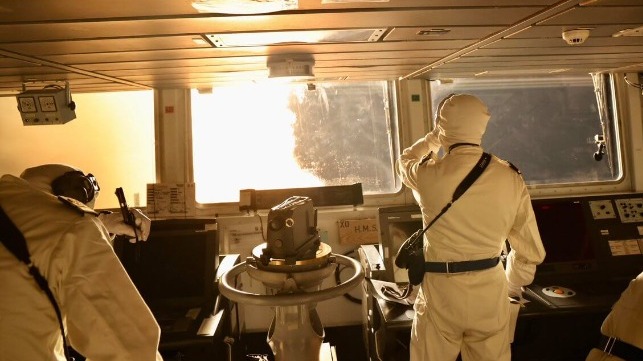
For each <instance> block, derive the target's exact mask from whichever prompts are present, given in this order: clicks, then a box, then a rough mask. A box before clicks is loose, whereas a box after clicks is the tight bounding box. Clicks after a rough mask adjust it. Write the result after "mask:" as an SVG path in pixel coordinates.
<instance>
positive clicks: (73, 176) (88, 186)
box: [51, 170, 100, 204]
mask: <svg viewBox="0 0 643 361" xmlns="http://www.w3.org/2000/svg"><path fill="white" fill-rule="evenodd" d="M51 189H52V190H53V192H54V195H56V196H65V197H70V198H74V199H76V200H77V201H80V202H82V203H84V204H87V203H89V202H90V201H91V200H92V199H94V197H95V196H96V193H97V192H98V191H99V190H100V186H99V185H98V182H97V181H96V178H94V176H93V175H92V174H91V173H88V174H87V175H85V174H84V173H83V172H81V171H78V170H75V171H71V172H67V173H65V174H63V175H61V176H60V177H58V178H56V179H54V181H53V182H51Z"/></svg>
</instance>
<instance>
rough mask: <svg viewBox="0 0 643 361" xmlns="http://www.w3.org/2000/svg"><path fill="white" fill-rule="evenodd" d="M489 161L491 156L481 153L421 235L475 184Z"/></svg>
mask: <svg viewBox="0 0 643 361" xmlns="http://www.w3.org/2000/svg"><path fill="white" fill-rule="evenodd" d="M490 160H491V154H489V153H482V155H481V156H480V159H479V160H478V163H476V165H475V166H474V167H473V168H472V169H471V171H470V172H469V174H467V176H466V177H464V179H463V180H462V182H460V184H459V185H458V186H457V187H456V189H455V191H454V192H453V197H452V198H451V202H449V203H447V205H446V206H444V208H442V210H441V211H440V213H438V215H437V216H435V218H433V220H432V221H431V222H429V224H428V225H427V226H426V227H425V228H424V230H423V231H422V234H424V232H426V230H427V229H429V227H430V226H431V225H433V223H435V221H437V220H438V218H440V216H442V215H443V214H444V213H445V212H446V211H447V210H448V209H449V208H451V205H452V204H453V202H455V201H457V200H458V198H460V197H461V196H462V195H463V194H464V192H466V191H467V189H469V187H471V185H472V184H473V182H475V181H476V179H478V177H479V176H480V174H482V172H483V171H484V170H485V168H487V166H488V165H489V161H490Z"/></svg>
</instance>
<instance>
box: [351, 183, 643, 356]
mask: <svg viewBox="0 0 643 361" xmlns="http://www.w3.org/2000/svg"><path fill="white" fill-rule="evenodd" d="M532 204H533V207H534V213H535V215H536V220H537V222H538V228H539V231H540V234H541V238H542V240H543V245H544V247H545V250H546V252H547V256H546V258H545V260H544V262H543V263H542V264H541V265H539V266H538V267H537V270H536V275H535V279H534V282H533V283H532V284H531V285H529V286H528V287H526V288H525V292H524V297H525V299H526V300H527V301H528V302H527V303H526V304H525V306H524V307H523V308H521V310H520V313H519V318H518V324H517V327H516V333H515V338H514V343H513V344H512V349H513V354H514V357H513V359H514V360H550V361H551V360H566V361H567V360H579V361H582V360H584V359H585V357H586V356H587V353H588V352H589V350H590V349H591V348H592V347H593V346H594V344H595V342H596V341H597V340H598V338H599V336H600V325H601V323H602V321H603V319H604V318H605V316H606V315H607V314H608V313H609V311H610V310H611V307H612V305H613V304H614V302H616V300H618V298H619V297H620V295H621V293H622V292H623V291H624V290H625V288H626V287H627V285H628V283H629V281H630V280H632V279H633V278H635V277H636V275H638V274H639V273H640V272H641V271H642V270H643V194H641V193H628V194H612V195H604V196H591V197H569V198H555V199H540V200H533V201H532ZM379 224H380V232H381V233H380V235H381V237H380V244H379V245H377V247H378V248H377V250H378V251H379V254H380V256H381V257H382V261H381V262H379V263H377V264H373V265H370V266H369V265H365V269H367V270H369V275H370V277H371V278H373V279H380V280H384V281H389V282H397V283H399V282H404V281H405V279H404V274H402V273H401V272H400V270H397V269H395V268H394V267H393V263H392V258H393V257H394V255H395V253H396V252H397V247H399V245H400V244H401V242H402V241H403V240H404V239H405V237H407V236H408V235H407V234H411V233H413V232H414V231H415V230H416V229H418V228H420V227H421V226H422V222H421V218H420V211H419V208H418V207H417V206H403V207H389V208H381V209H380V210H379ZM362 247H369V246H362ZM373 247H376V246H373ZM360 252H361V253H362V254H369V255H370V253H373V250H372V249H371V250H370V252H366V250H362V251H360ZM362 258H363V260H362V262H363V263H370V262H371V261H369V260H368V259H370V258H373V257H372V255H370V257H362ZM366 282H368V280H367V281H366ZM365 297H366V299H367V302H366V306H365V308H364V312H365V314H364V323H365V337H366V338H367V339H368V342H369V343H371V344H370V345H368V348H369V352H370V353H371V357H372V358H373V359H386V357H387V356H389V355H390V353H391V352H393V353H395V354H396V355H399V350H398V349H397V347H396V346H395V344H399V342H398V341H396V340H393V341H391V339H395V338H396V337H399V336H392V334H395V335H397V334H399V333H400V332H402V333H408V332H409V330H410V327H411V323H412V320H413V316H414V315H413V309H412V307H410V306H406V305H402V304H398V303H392V302H387V301H385V300H382V299H377V296H376V295H375V294H374V292H372V290H369V288H368V284H367V285H365ZM391 346H392V347H394V348H395V350H391V349H390V347H391ZM396 357H397V356H396Z"/></svg>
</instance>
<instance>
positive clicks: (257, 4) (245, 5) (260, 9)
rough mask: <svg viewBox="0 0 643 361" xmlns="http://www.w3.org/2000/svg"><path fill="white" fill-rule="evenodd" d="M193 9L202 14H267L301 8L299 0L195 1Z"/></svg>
mask: <svg viewBox="0 0 643 361" xmlns="http://www.w3.org/2000/svg"><path fill="white" fill-rule="evenodd" d="M192 7H193V8H195V9H196V10H197V11H198V12H200V13H220V14H238V15H242V14H265V13H273V12H277V11H283V10H294V9H297V8H298V7H299V2H298V0H261V1H259V0H194V1H192Z"/></svg>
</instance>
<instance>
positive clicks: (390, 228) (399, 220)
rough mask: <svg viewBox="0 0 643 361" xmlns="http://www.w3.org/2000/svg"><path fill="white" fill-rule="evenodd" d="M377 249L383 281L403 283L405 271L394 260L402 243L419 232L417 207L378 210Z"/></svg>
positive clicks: (419, 222)
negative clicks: (381, 263) (382, 262)
mask: <svg viewBox="0 0 643 361" xmlns="http://www.w3.org/2000/svg"><path fill="white" fill-rule="evenodd" d="M378 225H379V230H380V235H379V236H380V237H379V238H380V239H379V241H380V242H379V247H380V254H381V255H382V259H383V260H384V268H385V270H384V276H383V278H382V279H383V280H385V281H389V282H398V283H405V282H408V281H409V278H408V274H407V270H406V269H404V268H399V267H397V266H396V265H395V262H394V258H395V255H396V254H397V251H398V250H399V248H400V246H402V243H404V241H405V240H406V239H407V238H409V236H411V235H412V234H413V233H414V232H415V231H417V230H421V229H422V228H423V225H422V212H421V211H420V207H418V206H417V205H410V206H395V207H384V208H380V209H379V210H378Z"/></svg>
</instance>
